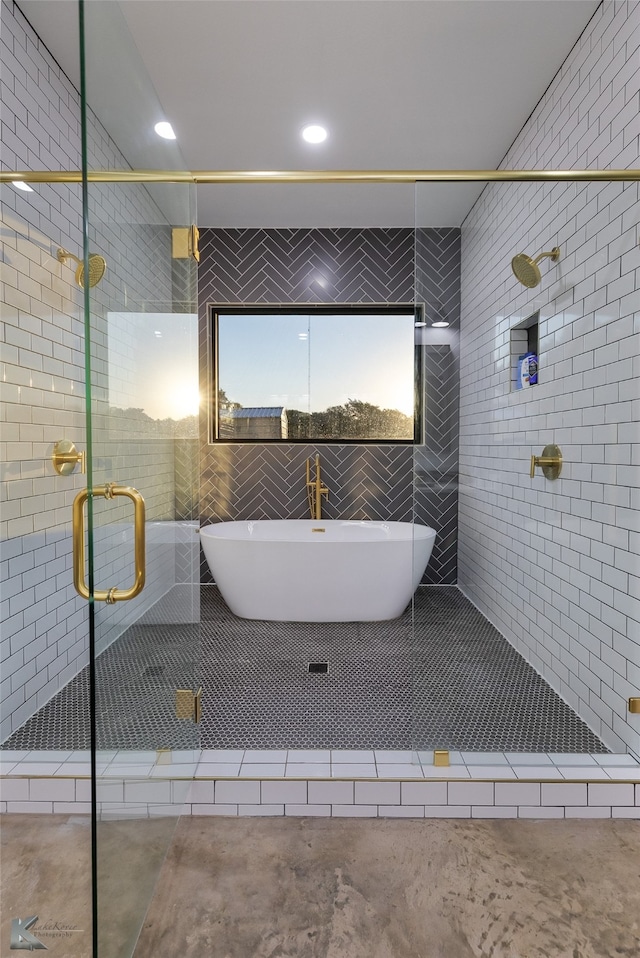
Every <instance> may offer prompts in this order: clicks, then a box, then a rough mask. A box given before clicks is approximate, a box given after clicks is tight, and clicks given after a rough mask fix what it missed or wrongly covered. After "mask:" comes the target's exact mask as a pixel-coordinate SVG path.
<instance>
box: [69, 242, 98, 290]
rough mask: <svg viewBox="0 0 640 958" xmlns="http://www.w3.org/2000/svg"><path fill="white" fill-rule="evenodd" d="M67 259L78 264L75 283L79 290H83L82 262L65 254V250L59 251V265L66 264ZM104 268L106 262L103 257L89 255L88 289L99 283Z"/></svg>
mask: <svg viewBox="0 0 640 958" xmlns="http://www.w3.org/2000/svg"><path fill="white" fill-rule="evenodd" d="M68 259H72V260H74V261H75V262H76V263H77V264H78V268H77V269H76V283H77V284H78V286H79V287H80V288H81V289H84V263H83V261H82V260H81V259H78V257H77V256H74V255H73V253H67V251H66V250H65V249H59V250H58V260H59V261H60V262H61V263H66V261H67V260H68ZM106 268H107V261H106V259H105V258H104V257H103V256H99V255H98V254H97V253H90V254H89V289H91V288H92V287H93V286H96V285H97V284H98V283H99V282H100V280H101V279H102V277H103V276H104V273H105V270H106Z"/></svg>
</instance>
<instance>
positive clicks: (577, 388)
mask: <svg viewBox="0 0 640 958" xmlns="http://www.w3.org/2000/svg"><path fill="white" fill-rule="evenodd" d="M458 191H464V196H463V202H458ZM441 209H448V210H450V211H451V213H450V215H451V217H452V219H451V223H452V225H450V226H449V225H447V226H443V225H442V224H443V222H446V221H445V220H443V219H442V217H441V215H440V210H441ZM596 210H597V211H598V216H597V217H596V216H595V213H594V211H596ZM638 212H639V206H638V185H637V183H633V182H626V183H625V182H618V183H596V182H581V183H578V182H576V183H570V182H569V183H562V182H559V183H553V182H538V183H536V182H531V183H527V182H523V183H518V182H499V183H487V184H479V185H477V186H473V185H468V184H463V185H458V184H450V185H440V184H430V183H418V184H417V186H416V222H417V230H416V251H417V255H416V291H417V297H418V301H419V302H422V303H424V309H425V315H424V319H425V326H424V327H422V330H421V331H420V334H419V339H420V343H421V345H420V350H421V354H422V355H421V362H422V367H423V371H424V383H425V385H424V390H425V406H426V410H427V412H426V425H425V435H424V437H423V441H422V442H421V443H420V444H418V445H417V446H416V448H415V456H414V485H415V509H416V520H417V521H424V520H423V518H422V517H423V515H429V516H430V518H431V521H430V522H429V524H431V525H434V526H435V528H436V529H437V530H438V538H437V539H436V547H435V548H434V556H433V558H432V560H431V563H430V574H431V576H432V579H431V581H430V583H429V585H427V587H426V588H424V589H423V590H421V592H422V595H420V594H419V597H418V599H417V601H416V606H415V636H414V652H413V657H414V676H413V682H414V689H413V694H414V703H413V705H414V707H413V736H414V745H415V747H416V748H418V749H419V750H425V751H427V752H430V751H431V750H433V749H448V750H450V751H451V752H452V761H458V762H460V761H463V754H462V753H465V752H485V753H493V755H494V757H495V758H496V761H497V762H498V763H500V762H503V761H506V760H507V759H506V757H505V756H511V757H512V758H514V760H515V761H517V760H518V756H519V755H521V754H522V753H526V752H533V753H535V752H544V753H552V754H553V753H559V754H562V753H569V752H570V753H584V754H585V755H588V754H590V753H598V752H603V751H607V750H612V751H615V752H625V751H631V752H632V753H634V754H636V755H637V754H638V750H639V746H640V740H639V734H638V729H637V724H636V725H634V721H635V719H634V716H633V714H630V705H629V698H631V697H632V696H633V681H632V680H631V677H632V676H633V675H635V674H637V669H638V665H639V664H640V647H638V645H637V642H636V641H635V639H634V634H635V633H634V628H635V627H636V620H637V616H636V612H635V609H634V606H633V602H631V601H630V599H629V594H630V592H631V591H632V590H633V587H634V585H633V581H632V577H631V576H630V572H631V567H632V564H633V559H632V554H633V548H634V546H633V531H632V525H633V521H634V520H633V518H632V512H631V510H632V503H633V497H634V495H636V494H637V486H636V485H635V484H636V481H637V480H636V478H635V477H634V474H633V471H632V468H631V465H632V463H633V457H634V454H635V453H634V450H637V434H636V429H637V423H635V422H634V419H635V414H634V408H635V407H634V403H635V404H637V400H638V398H639V397H638V387H637V376H636V375H635V373H634V368H635V367H637V362H638V343H637V338H636V337H637V334H634V326H633V322H634V319H633V317H634V311H636V314H637V307H638V303H637V292H636V277H635V272H634V270H635V269H636V267H635V266H634V256H635V249H636V245H637V238H636V229H637V227H636V224H637V222H638ZM592 214H594V215H592ZM444 249H446V250H447V251H448V253H447V254H445V253H444V252H443V250H444ZM449 254H450V256H451V260H450V262H451V271H450V273H448V277H449V281H448V283H445V285H444V286H443V287H441V288H439V289H438V288H437V284H436V281H435V280H434V275H435V272H436V270H435V269H434V262H440V264H442V262H443V259H444V257H445V255H449ZM434 257H435V259H434ZM439 268H441V267H439ZM456 566H457V568H456ZM436 584H437V585H438V586H440V588H438V589H434V588H430V586H431V585H436ZM427 757H429V756H427Z"/></svg>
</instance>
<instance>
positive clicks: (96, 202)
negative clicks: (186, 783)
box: [0, 0, 197, 741]
mask: <svg viewBox="0 0 640 958" xmlns="http://www.w3.org/2000/svg"><path fill="white" fill-rule="evenodd" d="M0 17H1V22H2V31H1V38H0V66H1V67H2V80H3V82H2V167H3V169H9V170H11V169H42V168H45V169H53V170H55V169H79V167H80V106H79V95H78V92H77V91H76V90H75V88H74V87H73V85H72V83H71V82H70V81H69V79H68V78H67V77H66V76H65V75H64V74H63V73H62V71H61V70H60V67H59V66H58V64H57V63H56V61H55V60H54V59H53V57H52V56H51V55H50V53H49V51H48V50H47V49H46V47H45V46H44V44H43V43H42V42H41V41H40V40H39V38H38V37H37V36H36V34H35V33H34V32H33V30H32V29H31V27H30V25H29V23H28V22H27V21H26V20H25V19H24V17H23V16H22V14H21V12H20V10H19V9H18V8H17V7H16V6H15V5H14V4H13V3H10V2H6V0H2V5H1V8H0ZM89 119H90V124H89V125H90V129H89V154H90V160H89V162H90V165H91V166H93V167H100V168H122V167H123V166H126V165H127V163H126V161H125V159H124V157H122V156H121V155H120V154H119V152H118V150H117V148H116V146H115V144H114V143H113V142H112V141H110V139H109V137H108V135H107V133H106V131H105V130H104V129H103V128H101V127H100V124H99V123H98V122H97V120H96V119H95V117H92V116H91V115H90V117H89ZM0 199H1V218H2V241H3V253H4V257H3V258H4V261H3V272H2V281H3V287H2V289H3V292H2V317H1V318H2V330H3V332H2V337H1V340H2V341H1V343H0V345H1V348H2V364H3V365H2V376H1V377H0V388H1V390H2V411H1V416H2V423H1V428H2V446H1V449H0V456H1V461H2V475H1V477H0V482H1V492H2V516H1V523H0V544H1V549H2V552H1V555H0V563H1V569H0V573H1V576H2V607H1V610H0V611H1V615H2V622H3V633H2V640H1V647H0V661H1V663H2V682H1V685H0V698H1V700H2V712H1V716H0V741H3V740H5V739H6V738H7V737H8V736H9V735H10V733H11V732H12V731H14V730H15V729H16V728H18V727H19V726H21V725H22V724H23V723H24V722H25V721H26V720H27V719H28V718H29V717H30V716H31V715H33V714H34V713H35V712H36V711H37V710H38V709H39V708H40V707H41V706H43V705H44V704H45V703H46V702H47V701H48V700H49V699H50V698H51V697H52V696H53V695H54V694H55V693H56V692H57V691H58V690H59V689H60V688H62V687H63V686H64V685H66V684H67V683H68V682H69V681H70V680H71V679H72V678H73V676H74V675H76V674H77V673H78V672H79V671H80V670H81V669H82V667H83V666H84V665H86V663H87V661H88V613H87V604H86V603H85V602H84V600H81V599H80V597H79V596H78V595H77V594H76V592H75V590H74V588H73V584H72V571H71V570H72V554H71V521H70V520H71V505H72V502H73V498H74V496H75V494H76V493H77V491H78V490H79V489H81V488H83V486H84V485H85V478H84V477H83V476H81V475H80V474H79V473H78V474H75V475H73V476H71V477H66V478H62V477H59V476H57V475H56V474H55V473H54V471H53V469H52V466H51V463H50V457H51V453H52V450H53V445H54V443H55V442H56V441H57V440H58V439H61V438H68V439H71V440H73V441H74V442H75V443H76V445H77V447H78V448H79V449H84V448H85V446H86V435H85V416H84V405H85V372H84V325H83V309H82V293H81V290H80V289H79V288H78V286H77V285H76V283H75V280H74V272H75V263H71V264H67V265H63V264H61V263H60V262H59V261H58V259H57V256H56V251H57V248H58V247H60V246H61V247H64V248H65V249H68V250H70V251H71V252H73V253H74V254H79V253H80V251H81V249H82V202H81V191H80V185H79V184H75V185H53V184H38V185H37V186H36V187H34V191H33V192H32V193H28V194H26V193H23V192H20V191H19V190H16V189H14V188H13V187H12V186H10V185H8V184H3V185H2V189H1V196H0ZM90 207H91V212H90V218H91V223H90V245H91V249H92V251H95V252H96V253H98V254H100V255H102V256H104V257H105V258H106V260H107V272H106V274H105V276H104V278H103V280H102V281H101V283H100V284H99V285H98V286H96V287H95V288H94V290H93V291H92V294H93V295H92V315H93V323H94V325H95V335H94V348H93V360H92V362H93V387H92V388H93V395H94V398H95V403H94V438H95V445H94V454H95V455H94V481H96V482H100V481H108V480H113V481H117V482H120V483H123V484H131V485H134V486H136V487H138V488H141V489H143V490H144V495H145V499H146V503H147V516H148V518H149V519H156V520H166V519H173V518H174V495H175V488H174V487H175V481H174V466H173V459H174V437H173V435H172V434H171V431H170V430H169V428H168V427H167V426H162V425H161V424H158V423H156V422H153V423H149V422H148V421H145V420H144V418H143V417H139V416H136V415H134V416H132V415H131V413H130V412H129V411H127V410H118V411H114V410H112V409H111V410H110V409H109V404H108V388H109V380H108V372H109V370H108V358H109V356H111V363H112V365H113V363H114V361H115V364H116V365H117V366H118V367H119V366H127V361H128V360H127V348H128V343H127V340H126V338H123V339H122V342H121V345H120V346H119V345H118V342H117V341H114V338H113V337H112V339H111V341H110V340H109V337H108V328H107V318H106V317H107V312H108V311H109V310H112V309H114V308H115V309H118V308H122V304H123V303H124V302H125V298H124V291H125V290H126V296H127V299H126V301H127V304H128V305H127V309H133V310H135V309H140V308H141V307H142V306H143V305H145V304H146V305H147V306H148V305H149V304H150V303H154V305H155V308H156V309H157V310H158V311H167V310H168V309H170V308H171V299H172V289H171V259H170V243H171V236H170V229H169V227H167V226H162V225H160V226H159V225H157V224H159V223H160V224H161V223H163V222H164V220H163V217H162V216H161V214H160V212H159V210H158V207H157V206H156V204H155V203H154V202H153V201H152V199H151V197H150V196H149V194H148V193H147V191H146V189H144V188H143V187H140V186H138V185H134V186H129V187H127V188H126V189H123V188H119V187H117V186H113V185H101V186H99V187H98V186H93V187H92V188H91V190H90ZM146 224H156V225H146ZM114 350H115V353H114ZM118 350H120V353H119V355H117V353H118ZM128 368H129V367H128V366H127V369H128ZM141 451H142V452H143V453H144V454H143V455H141V454H140V453H141ZM124 510H125V507H123V508H119V507H114V508H113V509H110V510H109V513H108V519H106V518H105V519H103V518H102V513H101V511H100V510H99V504H96V514H97V525H98V526H99V527H100V528H99V535H98V537H97V545H96V560H97V570H98V571H97V579H99V580H100V585H101V584H102V582H104V587H105V588H109V587H111V586H113V585H116V586H119V587H126V586H127V585H128V584H129V582H130V581H131V577H132V572H131V569H130V556H132V554H133V548H132V543H131V542H130V541H127V540H128V536H129V534H128V532H127V531H126V529H125V526H124V521H125V518H124V517H125V515H126V522H127V526H128V527H130V521H129V519H130V517H129V515H128V514H127V513H126V512H125V511H124ZM123 539H124V540H125V541H123ZM154 548H155V545H154ZM158 550H159V551H160V552H164V553H165V555H163V556H162V558H163V559H164V560H165V561H160V562H158V563H155V564H154V571H153V575H152V576H151V579H150V581H149V583H148V586H147V589H146V590H145V592H146V594H144V593H143V596H141V597H140V601H138V600H134V602H133V603H119V604H118V605H117V606H115V607H111V608H110V609H109V610H106V612H105V610H103V609H100V610H99V611H98V623H99V631H98V636H99V647H100V648H102V647H105V646H106V645H108V644H110V642H111V641H113V639H114V638H116V637H117V636H118V635H120V634H121V633H122V632H123V631H124V629H126V628H127V626H128V625H129V624H131V622H132V621H134V620H135V619H136V618H137V617H138V616H139V615H140V614H141V612H143V611H144V610H145V609H146V608H147V607H148V606H149V604H151V603H153V602H155V601H156V600H157V599H158V598H159V597H160V596H161V595H164V594H165V593H166V592H167V590H168V589H169V588H171V586H172V585H173V583H174V582H175V581H176V573H175V568H174V565H175V564H174V563H172V560H171V556H169V557H167V556H166V552H167V549H166V548H164V550H163V549H162V548H161V547H160V546H158ZM194 551H195V550H194ZM196 555H197V554H196ZM196 577H197V576H196V575H195V574H194V576H193V578H196ZM149 586H150V588H149Z"/></svg>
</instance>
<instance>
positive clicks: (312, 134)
mask: <svg viewBox="0 0 640 958" xmlns="http://www.w3.org/2000/svg"><path fill="white" fill-rule="evenodd" d="M326 138H327V131H326V130H325V128H324V127H323V126H317V125H316V124H311V126H305V128H304V129H303V131H302V139H303V140H306V141H307V143H322V142H323V141H324V140H326Z"/></svg>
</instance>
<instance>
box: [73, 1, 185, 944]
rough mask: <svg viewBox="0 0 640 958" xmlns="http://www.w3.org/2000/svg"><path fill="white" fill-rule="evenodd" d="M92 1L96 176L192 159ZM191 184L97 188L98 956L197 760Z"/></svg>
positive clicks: (113, 7) (155, 866) (92, 474)
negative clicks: (166, 133)
mask: <svg viewBox="0 0 640 958" xmlns="http://www.w3.org/2000/svg"><path fill="white" fill-rule="evenodd" d="M84 12H85V31H84V52H85V63H86V68H85V80H86V105H87V110H86V157H87V164H88V171H89V173H91V172H92V171H94V170H95V171H104V170H105V169H118V170H127V169H128V168H129V167H130V166H134V167H136V168H142V169H154V168H155V169H161V170H167V169H169V170H173V171H176V170H184V163H183V161H182V159H181V157H180V153H179V149H178V147H177V145H176V143H175V142H170V141H166V140H164V141H163V140H161V139H160V138H159V137H158V136H157V134H156V133H155V132H154V130H153V125H154V123H155V122H156V121H157V118H158V117H159V116H163V111H162V108H161V105H160V104H159V103H158V102H157V98H156V97H155V93H154V91H153V88H152V86H151V83H150V81H149V78H148V76H147V75H146V72H145V70H144V67H143V65H142V63H141V62H140V60H139V58H138V54H137V51H136V48H135V46H134V44H133V43H132V41H131V38H130V35H129V34H128V30H127V27H126V23H125V21H124V17H123V14H122V11H121V8H120V5H119V4H100V3H98V4H86V5H85V8H84ZM114 64H117V68H114ZM125 91H126V94H125ZM194 193H195V187H193V186H192V185H191V184H189V183H156V184H154V183H144V182H139V181H138V182H136V181H134V182H117V183H101V182H93V181H90V182H89V183H88V190H87V194H88V195H87V209H86V221H85V229H86V234H85V235H86V245H85V250H84V262H83V265H84V267H85V273H84V275H85V276H86V275H87V270H88V283H83V285H84V287H85V289H86V291H87V294H88V295H87V297H86V306H87V321H88V336H89V338H90V343H91V346H90V358H89V362H90V366H91V372H90V381H91V403H90V410H89V416H90V425H91V441H90V446H89V468H88V488H89V491H90V496H89V502H88V504H87V506H88V507H87V510H86V521H87V527H88V537H89V538H88V552H89V557H88V558H89V562H88V577H89V578H88V588H89V590H90V592H91V596H92V598H93V602H92V603H91V624H92V637H93V651H94V659H93V668H94V680H95V681H94V704H95V745H96V773H97V788H96V818H97V821H96V886H95V897H96V913H97V932H96V948H97V951H98V954H99V955H100V958H105V956H106V958H110V956H113V958H116V956H118V958H121V956H126V955H131V954H133V951H134V949H135V947H136V942H137V940H138V937H139V934H140V930H141V928H142V925H143V919H144V915H145V913H146V910H147V907H148V904H149V902H150V900H151V898H152V896H153V893H154V890H155V886H156V881H157V879H158V875H159V872H160V868H161V865H162V862H163V860H164V857H165V855H166V853H167V850H168V847H169V844H170V842H171V840H172V837H173V833H174V830H175V826H176V823H177V821H178V819H179V815H180V813H181V810H182V807H183V805H184V802H185V799H186V796H187V792H188V789H189V787H190V782H191V780H192V778H193V776H194V774H195V768H196V764H197V761H198V759H199V750H198V746H199V741H200V735H199V725H198V722H199V715H200V708H201V692H200V690H199V683H198V675H199V661H200V588H199V578H200V555H199V549H200V547H199V536H198V531H197V530H198V493H199V469H198V425H199V406H200V402H199V392H198V321H197V281H196V266H197V264H196V260H195V258H194V256H193V255H192V250H193V245H194V242H195V240H196V239H197V235H196V233H195V232H194V231H193V230H192V229H191V227H192V224H194V223H195V197H194ZM143 578H144V585H143V588H142V589H141V591H139V592H138V593H137V594H133V595H131V593H136V588H135V587H136V584H139V583H140V581H141V580H142V579H143ZM114 589H115V590H116V591H115V593H114V592H113V591H112V590H114ZM123 593H124V594H123ZM127 593H129V595H127ZM141 819H142V821H141Z"/></svg>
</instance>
